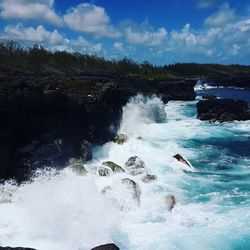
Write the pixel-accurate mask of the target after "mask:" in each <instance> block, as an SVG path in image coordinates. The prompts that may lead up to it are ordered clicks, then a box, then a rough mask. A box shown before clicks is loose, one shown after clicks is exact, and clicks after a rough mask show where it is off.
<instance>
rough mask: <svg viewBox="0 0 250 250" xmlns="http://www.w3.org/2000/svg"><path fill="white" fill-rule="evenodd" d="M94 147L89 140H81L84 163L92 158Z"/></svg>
mask: <svg viewBox="0 0 250 250" xmlns="http://www.w3.org/2000/svg"><path fill="white" fill-rule="evenodd" d="M92 148H93V145H92V144H91V143H90V142H89V141H87V140H83V141H82V142H81V158H82V161H83V163H85V162H86V161H89V160H91V159H92Z"/></svg>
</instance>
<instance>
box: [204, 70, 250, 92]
mask: <svg viewBox="0 0 250 250" xmlns="http://www.w3.org/2000/svg"><path fill="white" fill-rule="evenodd" d="M205 82H207V83H208V84H209V85H212V86H224V87H238V88H250V74H249V73H231V74H218V73H217V74H213V75H210V76H207V77H206V80H205Z"/></svg>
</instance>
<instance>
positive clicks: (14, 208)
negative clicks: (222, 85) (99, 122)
mask: <svg viewBox="0 0 250 250" xmlns="http://www.w3.org/2000/svg"><path fill="white" fill-rule="evenodd" d="M198 98H199V97H198ZM197 101H198V100H196V101H193V102H180V101H172V102H169V103H168V104H167V105H164V104H163V103H162V102H161V100H160V99H158V98H157V97H151V98H145V97H143V96H137V97H135V98H132V99H131V100H130V102H129V103H128V104H127V105H126V106H125V107H124V109H123V119H122V121H121V127H120V132H121V133H125V134H127V135H128V136H129V140H128V142H127V143H125V144H123V145H117V144H115V143H113V142H110V143H107V144H105V145H103V146H101V147H96V148H95V150H94V154H93V156H94V157H93V160H92V161H90V162H88V163H87V164H86V166H85V167H86V169H87V171H88V174H87V176H78V175H76V174H75V173H73V172H72V171H71V170H70V169H69V168H66V169H64V170H62V171H60V172H56V171H54V170H49V169H48V170H45V171H40V172H38V173H37V175H36V178H34V179H33V181H31V182H29V183H26V184H23V185H21V186H16V185H15V184H14V183H5V185H2V186H0V201H2V202H1V203H0V214H1V217H0V245H12V246H30V247H36V248H37V249H41V250H52V249H53V250H57V249H58V250H59V249H64V250H70V249H90V248H91V247H93V246H96V245H99V244H104V243H107V242H115V243H116V244H117V245H118V246H119V247H120V249H122V250H130V249H131V250H134V249H135V250H155V249H157V250H166V249H168V250H172V249H173V250H176V249H183V250H184V249H185V250H186V249H188V250H189V249H209V250H210V249H216V250H217V249H218V250H231V249H232V250H240V249H242V250H245V249H250V150H249V149H250V122H249V121H244V122H232V123H225V124H217V123H215V124H211V123H209V122H203V121H199V120H197V119H196V102H197ZM138 136H141V137H142V139H140V140H138V139H137V137H138ZM175 154H181V155H182V156H183V157H185V158H186V159H187V160H188V161H189V162H190V163H191V164H192V166H193V167H194V168H195V171H193V170H191V171H190V168H189V167H187V166H186V165H185V164H183V163H180V162H178V161H177V160H176V159H174V158H173V155H175ZM134 155H137V156H138V157H140V158H141V159H142V160H143V161H144V162H145V164H146V168H147V172H149V173H152V174H155V175H157V180H156V181H154V182H152V183H144V182H142V176H141V175H138V176H131V175H129V174H128V173H127V172H126V173H120V174H113V175H111V176H108V177H100V176H98V175H97V174H96V173H97V169H98V166H100V165H101V163H102V162H103V161H107V160H111V161H114V162H116V163H118V164H120V165H121V166H123V167H124V164H125V162H126V161H127V159H128V158H129V157H130V156H134ZM122 178H131V179H133V180H134V181H135V182H136V183H137V184H138V185H139V187H140V190H141V202H140V206H138V204H137V203H136V202H135V201H134V200H133V199H132V198H131V196H130V195H128V194H129V190H124V189H123V187H122V186H121V179H122ZM107 185H109V186H110V187H111V188H112V189H111V191H110V193H108V195H103V194H102V193H101V190H102V189H103V188H104V187H105V186H107ZM168 194H173V195H174V196H175V197H176V200H177V204H176V206H175V207H174V209H173V210H172V212H171V213H170V212H169V211H167V207H166V202H165V198H166V196H167V195H168ZM121 208H122V209H121Z"/></svg>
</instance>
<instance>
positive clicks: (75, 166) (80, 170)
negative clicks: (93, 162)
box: [69, 158, 88, 176]
mask: <svg viewBox="0 0 250 250" xmlns="http://www.w3.org/2000/svg"><path fill="white" fill-rule="evenodd" d="M69 163H70V165H69V168H71V170H72V171H73V172H74V173H76V174H77V175H81V176H84V175H86V174H87V173H88V172H87V170H86V169H85V168H84V165H83V162H82V159H77V158H71V159H70V160H69Z"/></svg>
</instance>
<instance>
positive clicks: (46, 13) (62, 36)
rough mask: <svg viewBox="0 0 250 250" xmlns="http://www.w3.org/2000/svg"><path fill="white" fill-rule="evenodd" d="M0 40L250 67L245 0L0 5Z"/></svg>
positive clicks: (249, 9) (56, 0)
mask: <svg viewBox="0 0 250 250" xmlns="http://www.w3.org/2000/svg"><path fill="white" fill-rule="evenodd" d="M0 38H1V39H10V40H15V41H18V42H19V43H20V44H21V45H23V46H31V45H32V44H41V45H42V46H43V47H45V48H47V49H50V50H52V51H55V50H66V51H70V52H80V53H83V54H93V55H97V56H102V57H104V58H106V59H115V60H118V59H122V58H124V57H128V58H131V59H133V60H135V61H137V62H143V61H149V62H151V63H153V64H156V65H164V64H172V63H177V62H198V63H222V64H247V65H249V64H250V1H249V0H225V1H223V0H92V1H84V0H71V1H66V0H64V1H63V0H0Z"/></svg>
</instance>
